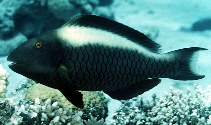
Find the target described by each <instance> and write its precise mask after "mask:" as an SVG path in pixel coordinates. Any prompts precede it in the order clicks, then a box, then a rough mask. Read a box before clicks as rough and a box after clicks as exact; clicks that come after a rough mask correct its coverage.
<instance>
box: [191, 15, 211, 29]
mask: <svg viewBox="0 0 211 125" xmlns="http://www.w3.org/2000/svg"><path fill="white" fill-rule="evenodd" d="M190 30H191V31H205V30H211V18H206V19H200V20H198V21H196V22H194V23H193V24H192V26H191V29H190Z"/></svg>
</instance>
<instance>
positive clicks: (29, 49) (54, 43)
mask: <svg viewBox="0 0 211 125" xmlns="http://www.w3.org/2000/svg"><path fill="white" fill-rule="evenodd" d="M58 41H59V40H58V39H57V38H56V36H55V33H54V32H49V33H45V34H43V35H41V36H40V37H37V38H33V39H30V40H28V41H26V42H24V43H23V44H21V45H20V46H18V47H17V48H16V49H15V50H14V51H12V52H11V53H10V55H9V56H8V58H7V60H8V61H10V62H12V63H11V64H10V65H9V68H10V69H12V70H13V71H14V72H16V73H19V74H21V75H23V76H25V77H28V78H30V79H33V80H35V81H37V82H40V83H43V82H51V81H52V79H51V78H50V77H52V78H53V76H52V75H54V73H55V72H56V70H57V68H58V67H59V64H60V63H61V61H62V58H63V57H62V56H63V54H62V48H61V45H60V44H59V42H58Z"/></svg>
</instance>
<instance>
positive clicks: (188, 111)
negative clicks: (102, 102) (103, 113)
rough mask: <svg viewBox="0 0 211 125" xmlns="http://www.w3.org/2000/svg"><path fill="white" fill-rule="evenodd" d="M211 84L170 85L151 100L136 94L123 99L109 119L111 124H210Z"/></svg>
mask: <svg viewBox="0 0 211 125" xmlns="http://www.w3.org/2000/svg"><path fill="white" fill-rule="evenodd" d="M210 88H211V86H209V87H208V88H207V89H205V90H203V89H201V88H200V87H199V86H198V85H196V86H195V93H191V91H190V90H187V91H185V92H184V91H180V90H176V89H170V90H169V92H168V93H167V94H166V95H165V96H164V97H160V98H157V97H156V96H153V99H152V101H143V100H142V99H138V98H134V99H133V100H131V101H123V104H122V106H121V108H120V109H119V110H118V111H116V113H115V114H113V119H111V120H109V124H112V125H122V124H124V125H134V124H136V125H181V124H182V125H211V101H210V100H211V89H210Z"/></svg>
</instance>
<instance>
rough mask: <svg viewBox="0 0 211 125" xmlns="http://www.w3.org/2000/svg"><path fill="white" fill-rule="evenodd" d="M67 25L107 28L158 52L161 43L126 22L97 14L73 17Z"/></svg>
mask: <svg viewBox="0 0 211 125" xmlns="http://www.w3.org/2000/svg"><path fill="white" fill-rule="evenodd" d="M65 26H82V27H91V28H92V27H93V28H97V29H102V30H106V31H109V32H112V33H115V34H118V35H120V36H122V37H125V38H127V39H129V40H131V41H133V42H135V43H137V44H139V45H141V46H143V47H146V48H147V49H148V50H150V51H152V52H158V50H159V48H160V45H159V44H157V43H155V42H154V41H152V40H151V39H149V38H148V37H147V36H146V35H144V34H143V33H141V32H139V31H137V30H135V29H133V28H130V27H128V26H126V25H124V24H121V23H118V22H115V21H112V20H109V19H106V18H103V17H99V16H95V15H80V16H76V17H73V18H72V19H71V20H70V21H69V22H67V23H65V24H64V25H63V27H65Z"/></svg>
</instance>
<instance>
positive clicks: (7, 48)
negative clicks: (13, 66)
mask: <svg viewBox="0 0 211 125" xmlns="http://www.w3.org/2000/svg"><path fill="white" fill-rule="evenodd" d="M26 40H27V38H26V37H25V36H24V35H23V34H21V33H18V34H17V35H15V36H13V37H11V38H9V39H5V40H2V39H0V48H1V49H0V56H7V55H8V54H9V53H10V52H11V51H13V50H14V49H15V48H16V47H17V46H19V45H20V44H21V43H23V42H25V41H26Z"/></svg>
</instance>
